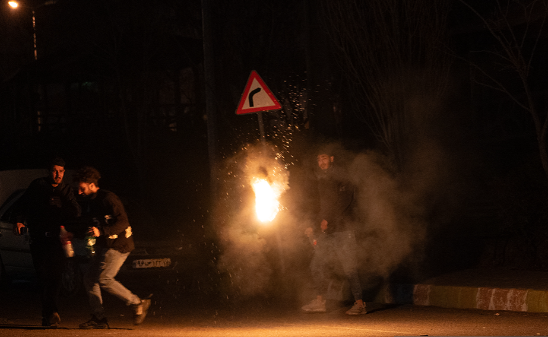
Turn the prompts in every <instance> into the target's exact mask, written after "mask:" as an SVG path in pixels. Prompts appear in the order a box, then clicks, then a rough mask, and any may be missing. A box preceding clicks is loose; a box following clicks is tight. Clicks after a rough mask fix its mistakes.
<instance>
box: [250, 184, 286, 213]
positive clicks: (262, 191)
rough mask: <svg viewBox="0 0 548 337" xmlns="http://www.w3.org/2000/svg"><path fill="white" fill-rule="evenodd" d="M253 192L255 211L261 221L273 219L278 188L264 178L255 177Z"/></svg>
mask: <svg viewBox="0 0 548 337" xmlns="http://www.w3.org/2000/svg"><path fill="white" fill-rule="evenodd" d="M252 185H253V191H254V192H255V212H256V213H257V218H258V219H259V221H261V222H268V221H272V220H274V218H275V217H276V214H278V211H279V207H280V203H279V202H278V197H279V196H280V192H281V191H280V190H279V189H277V188H275V187H273V186H272V185H271V184H269V183H268V181H267V180H266V179H259V178H255V179H254V181H253V183H252Z"/></svg>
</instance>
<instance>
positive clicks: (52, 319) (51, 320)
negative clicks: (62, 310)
mask: <svg viewBox="0 0 548 337" xmlns="http://www.w3.org/2000/svg"><path fill="white" fill-rule="evenodd" d="M59 323H61V317H60V316H59V314H58V313H56V312H54V313H53V314H51V315H50V316H49V317H48V318H42V326H51V327H55V328H57V327H58V326H59Z"/></svg>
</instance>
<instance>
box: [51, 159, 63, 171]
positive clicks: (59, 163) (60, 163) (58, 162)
mask: <svg viewBox="0 0 548 337" xmlns="http://www.w3.org/2000/svg"><path fill="white" fill-rule="evenodd" d="M48 164H49V165H48V170H51V169H53V167H54V166H61V167H65V161H64V160H63V158H61V157H54V158H52V159H51V160H50V161H49V163H48Z"/></svg>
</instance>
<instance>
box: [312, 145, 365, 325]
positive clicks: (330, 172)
mask: <svg viewBox="0 0 548 337" xmlns="http://www.w3.org/2000/svg"><path fill="white" fill-rule="evenodd" d="M317 160H318V166H319V168H320V170H321V172H320V176H319V177H318V178H319V179H318V191H319V194H320V213H319V219H318V224H319V226H318V227H319V228H317V229H316V234H317V235H315V236H314V238H315V241H314V245H315V246H314V248H315V249H314V256H313V258H312V262H311V264H310V269H311V272H312V278H313V280H314V285H315V289H316V292H317V297H316V299H314V300H313V301H312V302H310V303H309V304H307V305H305V306H303V307H302V310H304V311H306V312H325V311H326V308H325V299H324V298H323V295H324V294H325V293H326V292H327V288H328V285H329V277H330V271H331V269H333V263H340V265H341V266H342V268H343V270H344V273H345V275H346V277H347V278H348V281H349V282H350V289H351V291H352V294H353V296H354V300H355V303H354V305H353V306H352V308H350V309H349V310H348V311H346V314H347V315H360V314H366V313H367V310H366V308H365V303H364V302H363V300H362V288H361V283H360V279H359V276H358V270H357V266H358V263H357V256H356V255H357V250H358V248H357V243H356V237H355V235H354V231H353V230H352V228H350V227H349V222H350V220H351V219H352V209H353V203H354V186H353V185H352V184H351V183H350V181H349V180H348V176H347V175H346V174H345V173H344V171H343V170H342V169H340V168H339V167H337V166H335V165H334V160H335V157H334V156H333V155H331V154H330V153H327V151H325V150H324V151H320V153H319V154H318V157H317ZM305 234H306V235H307V236H308V237H312V236H313V235H314V229H313V228H312V227H309V228H307V229H306V230H305Z"/></svg>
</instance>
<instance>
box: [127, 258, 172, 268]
mask: <svg viewBox="0 0 548 337" xmlns="http://www.w3.org/2000/svg"><path fill="white" fill-rule="evenodd" d="M170 265H171V259H170V258H165V259H141V260H133V263H132V267H133V269H145V268H165V267H169V266H170Z"/></svg>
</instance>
